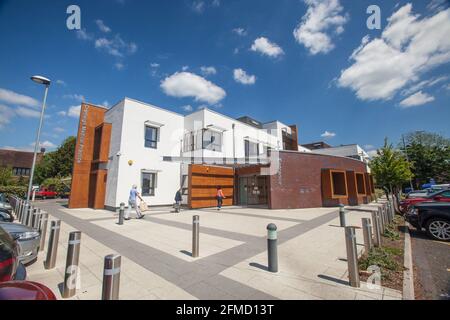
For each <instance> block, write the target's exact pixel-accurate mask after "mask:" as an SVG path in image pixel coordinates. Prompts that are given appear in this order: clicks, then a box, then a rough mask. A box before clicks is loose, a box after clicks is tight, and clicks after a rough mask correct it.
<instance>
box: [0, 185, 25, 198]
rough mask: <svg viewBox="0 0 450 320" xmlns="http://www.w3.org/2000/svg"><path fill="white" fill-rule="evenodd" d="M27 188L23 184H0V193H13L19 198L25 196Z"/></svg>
mask: <svg viewBox="0 0 450 320" xmlns="http://www.w3.org/2000/svg"><path fill="white" fill-rule="evenodd" d="M27 190H28V188H27V187H25V186H0V193H3V194H4V195H6V196H9V195H15V196H17V197H19V198H25V197H26V194H27Z"/></svg>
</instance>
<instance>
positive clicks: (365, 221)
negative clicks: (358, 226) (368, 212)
mask: <svg viewBox="0 0 450 320" xmlns="http://www.w3.org/2000/svg"><path fill="white" fill-rule="evenodd" d="M361 220H362V229H363V235H364V248H365V252H366V254H368V253H369V252H370V250H371V249H372V247H373V242H372V223H371V221H370V219H369V218H362V219H361Z"/></svg>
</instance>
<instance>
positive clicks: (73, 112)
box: [67, 105, 81, 118]
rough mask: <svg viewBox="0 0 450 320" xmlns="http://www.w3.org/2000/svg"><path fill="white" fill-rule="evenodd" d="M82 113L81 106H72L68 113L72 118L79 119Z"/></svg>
mask: <svg viewBox="0 0 450 320" xmlns="http://www.w3.org/2000/svg"><path fill="white" fill-rule="evenodd" d="M80 112H81V105H77V106H71V107H69V109H68V111H67V115H68V116H69V117H72V118H78V117H79V116H80Z"/></svg>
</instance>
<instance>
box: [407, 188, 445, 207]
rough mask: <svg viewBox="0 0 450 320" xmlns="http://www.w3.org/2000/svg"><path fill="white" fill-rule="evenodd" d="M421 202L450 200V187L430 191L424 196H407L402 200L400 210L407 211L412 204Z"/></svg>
mask: <svg viewBox="0 0 450 320" xmlns="http://www.w3.org/2000/svg"><path fill="white" fill-rule="evenodd" d="M421 202H450V189H447V190H441V191H438V192H434V193H430V194H429V195H427V196H423V197H417V198H407V199H405V200H403V201H401V202H400V211H401V212H402V213H406V212H408V209H409V207H410V206H411V205H413V204H417V203H421Z"/></svg>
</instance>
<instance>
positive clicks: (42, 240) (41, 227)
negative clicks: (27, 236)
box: [39, 212, 48, 251]
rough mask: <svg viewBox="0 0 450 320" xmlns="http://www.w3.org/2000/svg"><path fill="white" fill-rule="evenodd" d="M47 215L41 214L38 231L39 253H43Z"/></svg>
mask: <svg viewBox="0 0 450 320" xmlns="http://www.w3.org/2000/svg"><path fill="white" fill-rule="evenodd" d="M47 224H48V213H47V212H44V213H43V214H42V219H41V225H40V229H39V231H40V232H41V242H40V244H39V251H44V246H45V237H46V235H47Z"/></svg>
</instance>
